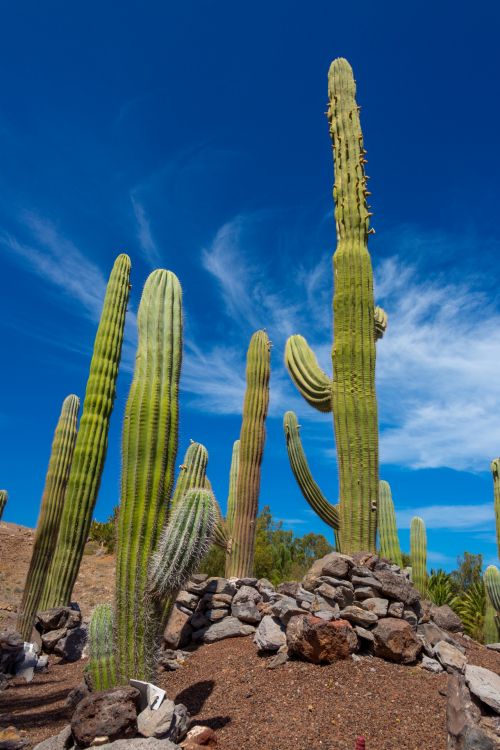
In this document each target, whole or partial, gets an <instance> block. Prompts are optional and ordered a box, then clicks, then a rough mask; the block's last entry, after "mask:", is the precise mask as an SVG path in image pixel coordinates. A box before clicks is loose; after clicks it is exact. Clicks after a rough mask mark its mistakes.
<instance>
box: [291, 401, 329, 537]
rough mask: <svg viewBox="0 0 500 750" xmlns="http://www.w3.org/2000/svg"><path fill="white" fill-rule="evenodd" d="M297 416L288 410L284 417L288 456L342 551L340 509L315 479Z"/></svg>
mask: <svg viewBox="0 0 500 750" xmlns="http://www.w3.org/2000/svg"><path fill="white" fill-rule="evenodd" d="M299 427H300V425H299V424H298V421H297V417H296V415H295V414H294V412H293V411H287V412H286V414H285V417H284V419H283V429H284V431H285V439H286V447H287V451H288V458H289V461H290V466H291V467H292V471H293V474H294V476H295V479H296V480H297V484H298V485H299V487H300V490H301V492H302V494H303V495H304V498H305V499H306V500H307V502H308V503H309V505H310V506H311V508H312V509H313V510H314V511H315V512H316V513H317V514H318V516H319V517H320V518H321V520H322V521H324V522H325V523H326V524H328V526H331V527H332V529H333V530H334V533H335V540H336V548H337V551H338V552H340V546H339V540H338V530H339V511H338V507H337V506H336V505H332V504H331V503H329V502H328V500H327V499H326V498H325V496H324V495H323V493H322V492H321V490H320V488H319V487H318V485H317V484H316V482H315V481H314V479H313V477H312V474H311V471H310V469H309V464H308V463H307V458H306V456H305V453H304V449H303V447H302V443H301V440H300V434H299Z"/></svg>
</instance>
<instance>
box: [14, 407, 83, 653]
mask: <svg viewBox="0 0 500 750" xmlns="http://www.w3.org/2000/svg"><path fill="white" fill-rule="evenodd" d="M79 408H80V399H79V398H78V396H73V395H71V396H67V397H66V398H65V399H64V401H63V405H62V409H61V414H60V416H59V420H58V422H57V426H56V429H55V433H54V439H53V441H52V449H51V455H50V460H49V466H48V469H47V476H46V478H45V487H44V490H43V494H42V502H41V506H40V513H39V516H38V523H37V526H36V533H35V541H34V543H33V551H32V553H31V561H30V566H29V569H28V575H27V577H26V583H25V585H24V592H23V598H22V601H21V605H20V607H19V614H18V618H17V629H18V631H19V632H20V633H21V635H22V636H23V638H24V640H25V641H29V640H30V639H31V631H32V629H33V622H34V620H35V615H36V612H37V610H38V608H39V603H40V598H41V596H42V592H43V587H44V584H45V580H46V578H47V572H48V570H49V568H50V563H51V561H52V556H53V554H54V549H55V547H56V543H57V535H58V533H59V526H60V522H61V516H62V512H63V507H64V498H65V495H66V487H67V484H68V478H69V473H70V469H71V462H72V460H73V453H74V449H75V442H76V436H77V432H78V427H77V422H78V410H79Z"/></svg>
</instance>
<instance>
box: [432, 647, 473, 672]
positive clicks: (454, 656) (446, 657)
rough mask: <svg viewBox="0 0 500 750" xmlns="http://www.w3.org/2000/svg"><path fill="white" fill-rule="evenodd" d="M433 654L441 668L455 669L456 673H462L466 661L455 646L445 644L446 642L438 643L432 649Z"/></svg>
mask: <svg viewBox="0 0 500 750" xmlns="http://www.w3.org/2000/svg"><path fill="white" fill-rule="evenodd" d="M433 652H434V654H435V656H437V658H438V659H439V661H440V663H441V664H442V665H443V667H449V668H450V669H456V670H457V671H458V672H463V671H464V667H465V665H466V664H467V659H466V657H465V656H464V655H463V654H462V652H461V651H459V650H458V648H455V646H452V645H451V644H450V643H446V641H438V642H437V643H436V645H435V646H434V648H433Z"/></svg>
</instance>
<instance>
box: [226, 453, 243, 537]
mask: <svg viewBox="0 0 500 750" xmlns="http://www.w3.org/2000/svg"><path fill="white" fill-rule="evenodd" d="M239 466H240V441H239V440H235V441H234V443H233V451H232V453H231V466H230V468H229V491H228V494H227V512H226V526H227V530H228V533H229V535H231V534H232V533H233V528H234V514H235V511H236V492H237V484H238V469H239Z"/></svg>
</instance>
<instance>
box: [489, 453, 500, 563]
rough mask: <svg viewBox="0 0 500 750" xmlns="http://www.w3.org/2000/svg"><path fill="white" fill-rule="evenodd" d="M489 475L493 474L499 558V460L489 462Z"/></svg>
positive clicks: (499, 553)
mask: <svg viewBox="0 0 500 750" xmlns="http://www.w3.org/2000/svg"><path fill="white" fill-rule="evenodd" d="M491 473H492V474H493V496H494V503H495V520H496V527H497V552H498V556H499V557H500V458H495V460H494V461H492V462H491Z"/></svg>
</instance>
